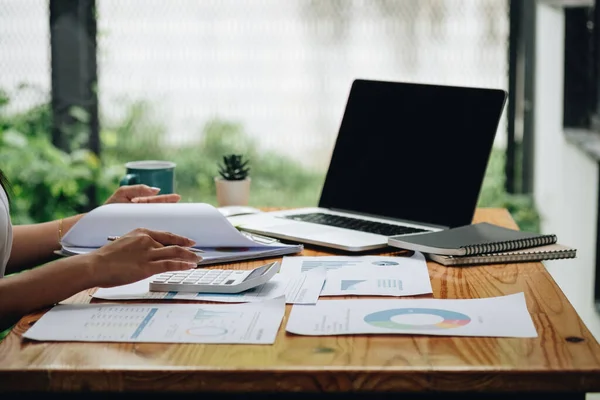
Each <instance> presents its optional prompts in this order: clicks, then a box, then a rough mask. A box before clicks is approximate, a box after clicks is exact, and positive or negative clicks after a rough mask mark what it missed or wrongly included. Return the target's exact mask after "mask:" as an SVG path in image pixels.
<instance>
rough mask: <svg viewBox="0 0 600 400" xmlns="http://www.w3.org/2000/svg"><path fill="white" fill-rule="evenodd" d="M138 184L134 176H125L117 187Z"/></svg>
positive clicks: (136, 177)
mask: <svg viewBox="0 0 600 400" xmlns="http://www.w3.org/2000/svg"><path fill="white" fill-rule="evenodd" d="M138 182H139V181H138V176H137V175H136V174H127V175H125V176H124V177H123V178H121V182H120V183H119V186H127V185H135V184H137V183H138Z"/></svg>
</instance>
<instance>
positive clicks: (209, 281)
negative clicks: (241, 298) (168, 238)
mask: <svg viewBox="0 0 600 400" xmlns="http://www.w3.org/2000/svg"><path fill="white" fill-rule="evenodd" d="M245 275H246V272H245V271H236V270H222V269H196V270H191V271H176V272H164V273H162V274H160V275H157V276H155V277H154V278H153V279H152V282H153V283H163V284H181V285H229V284H232V283H234V282H235V281H237V280H238V279H239V278H241V277H242V276H245Z"/></svg>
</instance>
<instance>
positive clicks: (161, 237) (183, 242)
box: [143, 229, 195, 247]
mask: <svg viewBox="0 0 600 400" xmlns="http://www.w3.org/2000/svg"><path fill="white" fill-rule="evenodd" d="M143 232H144V234H146V235H148V236H150V237H151V238H152V239H154V240H156V241H157V242H158V243H160V244H162V245H164V246H170V245H177V246H188V247H189V246H193V245H194V244H195V242H194V241H193V240H191V239H188V238H186V237H184V236H179V235H176V234H174V233H171V232H164V231H153V230H149V229H144V230H143Z"/></svg>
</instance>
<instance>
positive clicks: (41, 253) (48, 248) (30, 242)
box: [6, 214, 85, 274]
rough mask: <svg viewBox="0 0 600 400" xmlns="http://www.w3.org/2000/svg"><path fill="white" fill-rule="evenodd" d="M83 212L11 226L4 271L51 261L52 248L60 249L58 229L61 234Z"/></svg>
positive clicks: (52, 256)
mask: <svg viewBox="0 0 600 400" xmlns="http://www.w3.org/2000/svg"><path fill="white" fill-rule="evenodd" d="M83 215H85V214H79V215H75V216H73V217H69V218H64V219H63V220H62V226H61V227H60V228H61V229H59V225H60V224H61V223H60V221H59V220H57V221H50V222H44V223H41V224H31V225H15V226H13V244H12V249H11V253H10V259H9V260H8V264H7V266H6V273H7V274H10V273H14V272H19V271H22V270H24V269H27V268H31V267H35V266H38V265H40V264H43V263H46V262H48V261H51V260H52V259H53V258H54V255H53V252H54V250H58V249H60V244H59V231H62V232H60V233H61V234H62V235H64V234H65V233H66V232H68V230H69V229H71V227H72V226H73V225H75V223H76V222H77V221H79V219H81V217H83Z"/></svg>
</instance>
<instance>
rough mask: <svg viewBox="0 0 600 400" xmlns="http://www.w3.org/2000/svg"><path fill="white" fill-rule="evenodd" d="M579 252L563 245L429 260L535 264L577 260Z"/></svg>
mask: <svg viewBox="0 0 600 400" xmlns="http://www.w3.org/2000/svg"><path fill="white" fill-rule="evenodd" d="M576 255H577V250H576V249H574V248H572V247H569V246H564V245H562V244H550V245H548V246H539V247H532V248H529V249H522V250H515V251H505V252H501V253H491V254H480V255H476V256H462V257H461V256H456V257H455V256H442V255H439V254H427V255H426V256H427V258H429V259H430V260H432V261H435V262H438V263H440V264H442V265H447V266H448V265H471V264H497V263H498V264H499V263H512V262H533V261H544V260H558V259H564V258H575V257H576Z"/></svg>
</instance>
